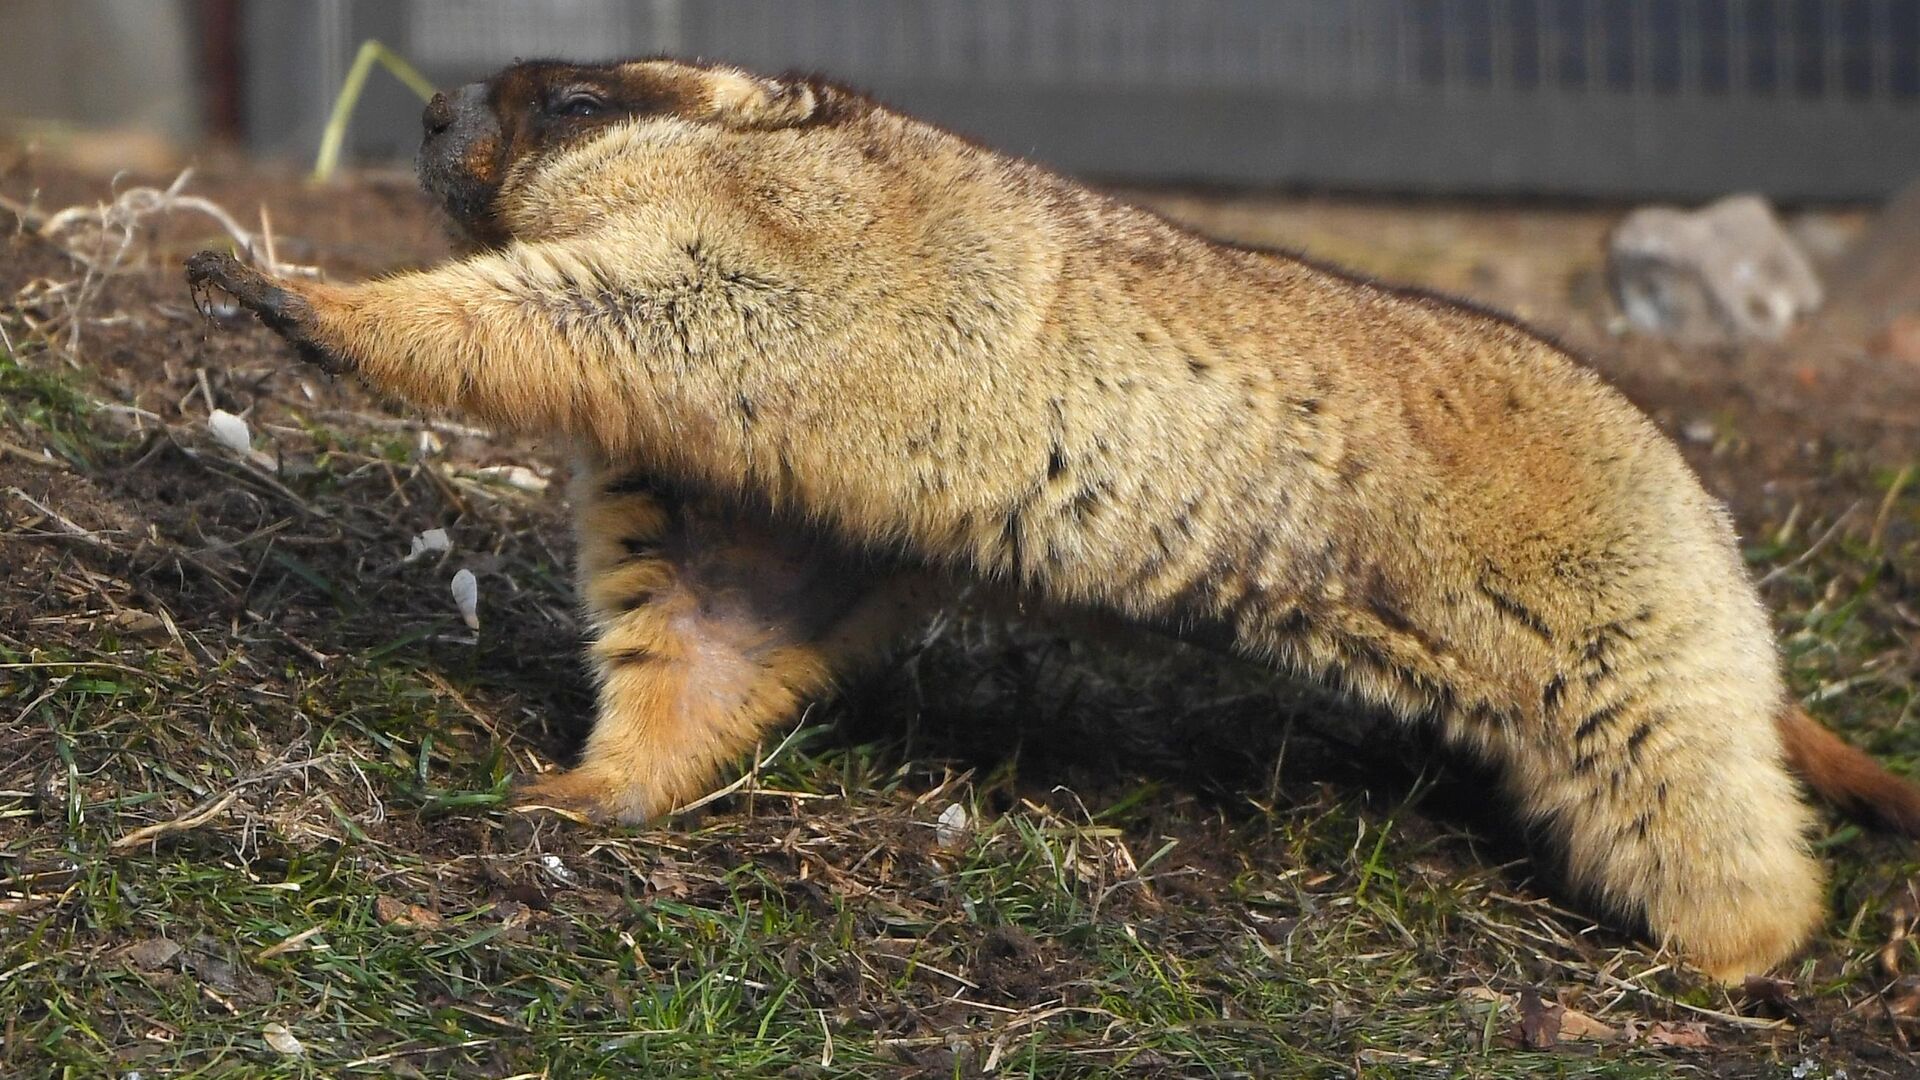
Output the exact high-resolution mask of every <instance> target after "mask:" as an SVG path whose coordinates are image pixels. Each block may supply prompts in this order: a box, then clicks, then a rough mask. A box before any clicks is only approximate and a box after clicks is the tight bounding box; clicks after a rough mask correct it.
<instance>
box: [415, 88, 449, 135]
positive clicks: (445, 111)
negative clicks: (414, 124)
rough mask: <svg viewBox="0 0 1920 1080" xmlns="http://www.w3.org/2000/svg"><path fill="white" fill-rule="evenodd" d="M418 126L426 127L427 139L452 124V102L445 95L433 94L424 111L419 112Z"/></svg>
mask: <svg viewBox="0 0 1920 1080" xmlns="http://www.w3.org/2000/svg"><path fill="white" fill-rule="evenodd" d="M420 126H421V127H423V128H425V129H426V132H427V138H429V139H431V138H433V137H434V136H435V135H439V134H441V133H442V132H444V131H446V130H447V129H448V128H450V127H452V126H453V103H452V102H449V101H448V100H447V95H445V94H435V95H433V100H432V101H429V102H427V108H426V111H425V112H422V113H421V114H420Z"/></svg>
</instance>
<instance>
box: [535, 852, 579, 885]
mask: <svg viewBox="0 0 1920 1080" xmlns="http://www.w3.org/2000/svg"><path fill="white" fill-rule="evenodd" d="M540 869H542V870H544V871H546V874H547V876H548V877H550V878H552V879H553V880H555V881H557V882H559V883H560V884H562V885H578V884H579V883H580V879H579V878H577V877H575V876H574V873H573V871H571V870H569V869H567V864H566V863H563V862H561V861H560V856H558V855H542V856H540Z"/></svg>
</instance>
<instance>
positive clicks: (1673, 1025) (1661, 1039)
mask: <svg viewBox="0 0 1920 1080" xmlns="http://www.w3.org/2000/svg"><path fill="white" fill-rule="evenodd" d="M1636 1034H1637V1036H1638V1038H1637V1041H1639V1042H1643V1043H1645V1044H1647V1045H1648V1046H1671V1047H1676V1048H1679V1049H1683V1050H1703V1049H1706V1048H1708V1047H1711V1046H1712V1045H1713V1040H1711V1039H1709V1038H1707V1025H1705V1024H1703V1023H1700V1022H1698V1021H1679V1020H1656V1021H1654V1022H1653V1023H1651V1024H1648V1025H1647V1026H1646V1027H1644V1028H1642V1029H1640V1031H1639V1032H1637V1033H1636Z"/></svg>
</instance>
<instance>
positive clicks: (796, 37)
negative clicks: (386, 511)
mask: <svg viewBox="0 0 1920 1080" xmlns="http://www.w3.org/2000/svg"><path fill="white" fill-rule="evenodd" d="M51 9H59V10H61V11H64V12H69V13H73V14H72V16H71V17H70V18H66V19H65V20H64V24H63V20H62V18H58V17H52V16H51V15H50V10H51ZM192 10H197V7H196V4H195V3H190V2H188V0H66V2H57V0H0V112H4V113H9V114H22V113H32V112H34V111H35V110H45V109H52V110H54V111H56V112H58V111H60V110H61V109H63V108H67V109H68V111H70V112H72V113H73V114H74V115H75V116H77V117H80V118H83V119H87V120H95V121H97V120H98V119H99V118H101V117H102V116H107V117H110V118H113V119H119V120H141V121H146V120H148V119H150V120H151V122H152V123H155V124H160V125H163V126H166V127H167V128H168V129H169V130H173V131H181V130H191V126H192V125H191V122H190V120H191V118H190V116H189V117H188V119H187V120H185V121H183V119H182V115H181V110H180V109H179V108H177V107H176V106H175V105H174V104H173V103H174V102H177V101H178V100H180V98H181V95H180V94H179V93H177V92H174V91H170V90H168V89H166V87H167V86H168V80H169V79H170V78H171V77H172V76H171V75H170V74H169V73H171V72H177V71H179V70H183V67H182V64H181V63H176V62H175V61H173V60H171V59H169V57H171V56H173V55H175V54H178V53H183V52H185V53H190V51H191V48H192V43H190V42H185V41H182V40H181V36H182V31H181V30H180V27H181V26H182V25H183V24H190V23H191V20H190V19H186V20H182V19H181V18H180V17H179V13H180V12H182V11H192ZM240 10H241V14H242V23H243V33H242V36H241V39H240V40H241V42H242V48H241V49H240V55H239V57H238V61H239V63H240V65H241V66H242V67H243V68H244V71H243V72H242V75H243V79H242V84H243V85H244V86H245V88H246V92H245V98H244V116H245V125H244V126H245V132H246V135H247V137H248V139H249V141H250V142H251V144H252V145H253V146H254V147H256V148H257V149H259V150H260V151H262V152H265V153H271V154H281V155H288V156H293V157H299V158H309V159H310V158H311V156H312V154H313V152H314V148H315V147H316V145H317V143H318V141H319V133H320V127H321V124H322V121H323V119H324V116H325V114H326V111H327V109H328V108H329V107H330V105H331V103H332V100H333V96H334V92H335V90H336V89H337V88H338V85H339V81H340V78H341V77H342V76H343V75H344V74H345V70H346V66H347V64H348V63H349V62H350V60H351V59H352V56H353V52H354V50H355V48H356V47H357V46H358V44H359V43H360V41H361V40H363V39H365V38H369V37H374V38H379V39H380V40H383V41H385V42H387V43H388V44H389V45H391V46H393V47H394V48H396V49H398V50H399V51H401V52H402V53H403V54H405V55H407V56H409V57H411V58H412V59H413V60H415V61H416V63H418V64H419V66H420V67H421V68H422V69H423V70H425V71H426V72H427V74H428V75H429V76H430V77H432V78H434V79H435V80H436V81H438V82H440V83H442V84H446V85H452V84H455V83H458V82H462V81H465V80H467V79H471V78H475V77H478V76H480V75H483V74H485V73H487V72H489V71H491V70H494V69H496V68H498V67H499V66H501V65H503V64H505V63H507V62H508V61H510V60H512V59H513V58H514V57H516V56H527V57H530V56H540V55H559V56H570V57H576V58H605V57H612V56H626V55H637V54H648V53H676V54H694V55H705V56H709V57H713V58H717V59H724V60H731V61H735V62H738V63H741V64H744V65H746V66H750V67H755V68H762V69H769V70H784V69H789V68H803V69H811V70H820V71H824V72H828V73H830V74H833V75H835V76H837V77H840V78H842V79H845V80H847V81H849V82H853V83H855V84H857V85H861V86H864V87H867V88H869V89H872V90H874V91H875V92H877V93H878V94H879V95H880V96H881V97H882V98H884V99H886V100H889V101H891V102H894V103H896V104H898V105H901V106H903V107H905V108H908V109H910V110H914V111H917V112H921V113H923V114H925V115H927V116H929V117H930V118H933V119H935V120H938V121H940V122H943V123H946V124H948V125H950V126H953V127H956V128H958V129H960V130H962V131H965V132H967V133H969V134H973V135H976V136H978V137H980V138H982V139H984V140H985V141H987V142H989V143H992V144H995V145H998V146H1000V147H1003V148H1006V149H1008V150H1012V151H1015V152H1018V153H1023V154H1028V155H1031V156H1034V157H1037V158H1040V159H1042V160H1045V161H1048V162H1051V163H1053V164H1056V165H1059V166H1061V167H1064V168H1066V169H1069V170H1072V171H1076V172H1079V173H1083V174H1088V175H1094V176H1100V177H1107V178H1117V179H1127V180H1135V181H1165V182H1180V181H1204V182H1215V183H1227V184H1250V185H1258V186H1287V185H1304V186H1313V187H1323V188H1342V189H1356V190H1372V191H1409V192H1443V193H1482V194H1489V193H1490V194H1513V193H1524V194H1569V195H1600V196H1609V197H1630V198H1643V197H1648V196H1679V197H1694V198H1697V197H1706V196H1710V195H1714V194H1718V193H1721V192H1725V191H1728V190H1736V189H1749V190H1760V191H1763V192H1765V193H1767V194H1770V195H1773V196H1775V197H1777V198H1784V199H1805V198H1821V199H1828V198H1877V197H1880V196H1883V195H1885V194H1886V193H1888V192H1890V191H1892V190H1894V189H1895V188H1897V187H1898V186H1900V185H1901V184H1903V183H1904V182H1905V181H1907V180H1908V179H1910V178H1912V177H1913V176H1915V175H1920V0H1348V2H1340V3H1336V2H1329V0H247V2H245V3H244V4H242V5H241V6H240ZM182 63H184V62H182ZM53 88H65V92H67V93H69V94H71V95H73V97H74V100H73V103H72V104H71V106H70V107H69V106H66V105H63V104H62V101H61V98H60V97H59V94H58V93H52V94H51V96H50V91H51V90H53ZM116 103H117V104H116ZM190 111H191V110H188V112H189V113H190ZM418 112H419V102H418V101H417V100H416V99H415V98H413V97H412V95H411V94H410V93H408V92H407V91H405V90H404V89H402V88H400V87H399V86H398V85H396V84H395V83H394V82H393V81H392V80H391V79H389V78H387V77H386V76H385V75H384V74H380V73H376V75H375V77H374V78H373V80H372V81H371V82H370V83H369V89H368V93H367V96H366V98H365V100H364V101H363V103H362V107H361V111H360V113H359V116H358V118H357V119H356V122H355V125H354V128H353V136H352V143H351V150H352V152H353V154H354V155H355V156H357V157H358V158H360V159H362V160H400V159H404V158H406V157H407V156H409V155H410V154H411V152H412V147H413V143H414V140H415V138H416V134H417V130H418V128H417V121H416V117H417V115H418Z"/></svg>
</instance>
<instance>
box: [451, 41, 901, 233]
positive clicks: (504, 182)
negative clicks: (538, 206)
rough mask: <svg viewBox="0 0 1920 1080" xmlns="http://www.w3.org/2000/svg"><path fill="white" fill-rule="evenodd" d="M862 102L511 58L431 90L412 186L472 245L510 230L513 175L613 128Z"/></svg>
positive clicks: (738, 79)
mask: <svg viewBox="0 0 1920 1080" xmlns="http://www.w3.org/2000/svg"><path fill="white" fill-rule="evenodd" d="M865 105H866V103H865V102H864V100H863V99H861V98H860V97H859V96H858V95H855V94H852V93H850V92H848V91H846V90H844V89H842V88H840V87H836V86H832V85H829V84H826V83H823V82H821V81H819V80H815V79H808V78H800V77H781V78H767V77H763V76H759V75H753V74H750V73H748V72H745V71H741V70H739V69H737V68H730V67H722V66H718V65H703V64H694V63H686V62H682V61H675V60H627V61H617V62H612V63H605V64H572V63H566V62H563V61H554V60H530V61H525V62H522V63H517V64H515V65H513V66H512V67H510V68H507V69H506V70H504V71H502V72H500V73H499V74H497V75H495V76H494V77H492V78H491V79H488V80H487V81H485V82H479V83H469V84H468V85H466V86H463V87H461V88H459V89H458V90H455V91H453V92H452V93H450V94H436V95H434V98H433V101H432V102H430V103H429V104H428V105H427V108H426V112H425V113H424V114H423V115H422V117H421V121H422V123H423V125H424V126H425V129H426V133H425V137H424V138H423V140H422V141H421V144H420V157H419V160H418V168H419V172H420V183H421V184H422V185H423V186H424V187H425V188H426V189H427V191H428V192H429V193H430V194H432V195H433V196H434V197H435V198H437V199H439V200H440V202H441V204H442V205H443V206H445V207H446V209H447V212H448V213H450V214H451V215H453V219H454V221H455V223H457V224H458V225H459V227H460V228H461V229H462V230H464V231H465V232H466V234H467V235H468V236H469V237H470V238H471V239H473V240H474V241H475V242H477V243H480V244H483V245H494V244H502V243H505V242H506V241H508V240H510V239H513V236H514V230H513V227H512V225H511V222H512V220H513V219H514V218H515V217H516V216H520V215H515V214H510V213H508V210H509V207H510V206H511V204H512V203H513V201H514V195H515V192H514V187H515V184H516V181H517V180H519V179H521V178H523V177H526V176H529V175H532V174H533V173H534V172H536V171H537V170H538V169H539V167H540V164H541V162H542V161H544V160H546V159H549V158H551V157H552V156H554V155H555V154H558V153H560V152H563V151H565V150H567V149H569V148H571V147H574V146H578V145H580V144H582V143H584V142H586V141H589V140H591V139H593V138H594V137H596V136H598V135H601V134H604V133H606V132H607V130H608V129H610V128H612V127H614V126H616V125H638V124H646V123H649V122H659V121H672V122H675V123H682V124H684V123H689V122H691V123H695V124H711V125H715V126H717V127H722V128H728V129H732V130H758V131H765V130H774V129H779V128H791V127H800V126H805V125H809V124H817V123H822V122H827V121H830V120H833V119H837V118H841V117H844V116H846V115H848V113H849V112H850V111H851V110H854V109H858V108H862V107H864V106H865Z"/></svg>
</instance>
